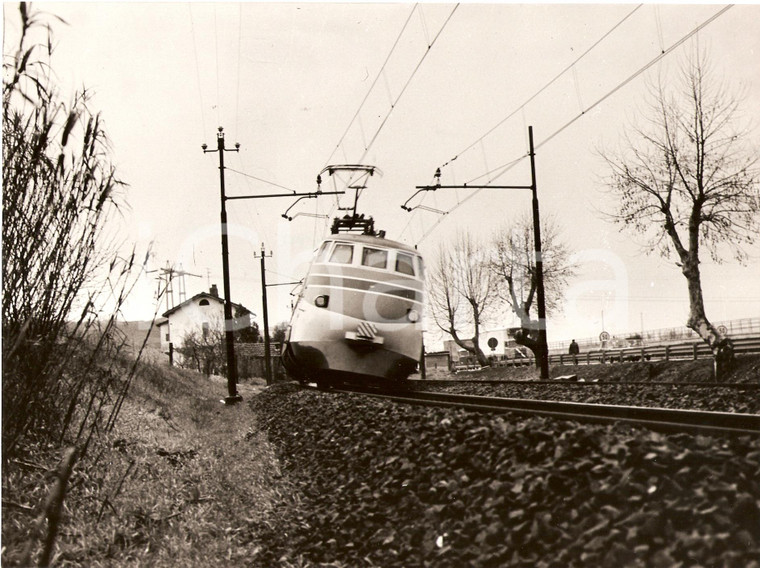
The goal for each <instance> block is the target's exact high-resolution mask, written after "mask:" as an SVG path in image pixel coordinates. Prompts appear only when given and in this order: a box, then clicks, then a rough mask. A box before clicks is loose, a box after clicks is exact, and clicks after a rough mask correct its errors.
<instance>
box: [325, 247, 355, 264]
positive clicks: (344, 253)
mask: <svg viewBox="0 0 760 568" xmlns="http://www.w3.org/2000/svg"><path fill="white" fill-rule="evenodd" d="M353 259H354V245H347V244H345V243H338V244H336V245H335V248H334V249H333V252H332V255H331V256H330V262H334V263H336V264H351V262H352V261H353Z"/></svg>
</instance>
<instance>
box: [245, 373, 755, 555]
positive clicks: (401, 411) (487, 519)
mask: <svg viewBox="0 0 760 568" xmlns="http://www.w3.org/2000/svg"><path fill="white" fill-rule="evenodd" d="M251 404H252V408H253V410H254V412H255V414H256V416H257V423H258V425H259V427H260V428H261V429H263V430H264V431H265V432H266V433H267V435H268V438H269V441H270V443H272V444H273V446H274V447H275V449H276V452H277V454H278V457H279V460H280V463H281V467H282V471H283V475H284V476H285V477H286V478H287V482H288V485H289V486H290V487H292V491H291V494H290V495H289V496H288V497H287V499H285V498H283V502H282V504H281V506H280V507H279V508H277V510H276V511H275V513H274V514H272V515H269V516H268V517H267V519H266V520H265V521H263V522H262V523H261V524H260V526H259V528H258V530H259V533H260V539H261V542H262V547H261V549H260V550H259V552H258V554H257V558H256V562H257V564H259V563H260V564H261V565H320V564H323V565H333V566H546V567H549V566H557V567H559V566H616V567H618V566H619V567H624V566H632V567H636V566H642V567H644V566H646V567H649V566H663V567H665V566H694V565H701V566H736V567H742V568H744V567H751V566H754V567H759V566H760V476H759V475H758V472H759V471H760V440H759V439H758V437H750V436H744V437H725V438H724V437H704V436H694V435H687V434H669V435H664V434H659V433H655V432H651V431H648V430H644V429H638V428H633V427H628V426H616V425H606V426H601V425H585V424H584V425H582V424H579V423H575V422H569V421H558V420H552V419H545V418H528V419H526V418H519V417H516V416H512V415H509V414H507V415H498V416H493V415H485V414H477V413H471V412H466V411H458V410H451V409H440V408H423V407H414V406H407V405H396V404H393V403H389V402H382V401H377V400H372V399H368V398H365V397H361V396H359V395H345V394H335V393H319V392H313V391H301V390H299V389H298V388H297V387H295V386H294V385H292V384H285V385H275V386H273V387H270V388H268V389H267V390H265V391H264V392H262V393H261V394H259V395H257V396H256V397H255V398H254V399H253V400H252V402H251Z"/></svg>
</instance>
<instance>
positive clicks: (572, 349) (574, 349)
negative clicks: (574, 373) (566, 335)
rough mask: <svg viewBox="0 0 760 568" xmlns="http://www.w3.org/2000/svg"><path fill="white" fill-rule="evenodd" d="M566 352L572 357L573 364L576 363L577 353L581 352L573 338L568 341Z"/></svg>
mask: <svg viewBox="0 0 760 568" xmlns="http://www.w3.org/2000/svg"><path fill="white" fill-rule="evenodd" d="M567 352H568V353H569V354H570V356H571V357H572V358H573V365H577V364H578V353H580V352H581V348H580V347H578V344H577V343H576V342H575V339H573V340H572V341H571V342H570V347H569V349H568V350H567Z"/></svg>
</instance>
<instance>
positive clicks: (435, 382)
mask: <svg viewBox="0 0 760 568" xmlns="http://www.w3.org/2000/svg"><path fill="white" fill-rule="evenodd" d="M407 382H409V384H410V385H411V386H413V387H414V388H420V387H425V386H455V385H457V386H458V385H524V386H532V385H559V386H578V387H593V386H602V387H612V386H617V387H620V386H639V387H648V386H658V387H664V386H671V387H704V388H718V387H726V388H736V389H748V390H753V389H760V383H716V382H709V383H700V382H696V381H684V382H669V381H576V380H570V379H568V380H558V379H549V380H548V381H547V380H525V381H520V380H516V379H424V380H423V379H407Z"/></svg>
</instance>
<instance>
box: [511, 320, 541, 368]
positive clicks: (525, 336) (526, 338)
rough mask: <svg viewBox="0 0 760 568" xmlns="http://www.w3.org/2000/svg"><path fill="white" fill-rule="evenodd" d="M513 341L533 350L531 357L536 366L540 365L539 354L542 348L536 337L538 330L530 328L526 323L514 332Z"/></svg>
mask: <svg viewBox="0 0 760 568" xmlns="http://www.w3.org/2000/svg"><path fill="white" fill-rule="evenodd" d="M529 325H530V324H529ZM513 337H514V340H515V343H517V344H518V345H522V346H523V347H527V348H528V349H530V350H531V351H532V352H533V357H534V359H535V361H536V368H540V367H541V355H542V348H541V342H540V341H539V339H538V330H535V329H531V328H530V327H528V325H525V324H523V326H522V327H521V328H520V329H518V330H517V331H515V333H514V336H513Z"/></svg>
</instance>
